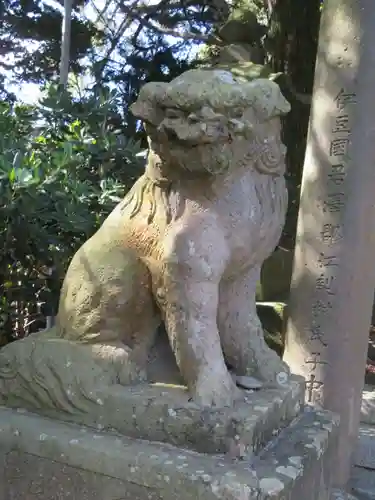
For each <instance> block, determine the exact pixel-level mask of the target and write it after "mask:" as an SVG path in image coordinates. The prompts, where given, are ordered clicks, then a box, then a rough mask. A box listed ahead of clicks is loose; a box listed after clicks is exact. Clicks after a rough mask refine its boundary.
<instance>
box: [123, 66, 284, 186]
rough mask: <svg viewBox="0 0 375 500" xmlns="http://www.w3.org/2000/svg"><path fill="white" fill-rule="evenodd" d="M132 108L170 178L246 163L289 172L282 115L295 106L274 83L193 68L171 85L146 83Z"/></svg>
mask: <svg viewBox="0 0 375 500" xmlns="http://www.w3.org/2000/svg"><path fill="white" fill-rule="evenodd" d="M131 110H132V112H133V114H134V115H135V116H136V117H138V118H140V119H141V120H142V121H143V123H144V125H145V129H146V132H147V134H148V136H149V143H150V149H151V150H152V151H153V152H154V153H156V155H157V156H158V157H159V158H160V160H161V162H162V163H163V164H164V166H167V169H168V170H169V172H170V173H171V174H172V171H173V173H174V175H176V174H177V176H178V172H179V171H180V172H181V175H183V174H182V171H185V172H186V171H190V172H191V173H192V174H193V175H194V173H196V174H197V175H199V174H202V173H208V174H220V173H225V172H228V171H230V170H231V169H234V168H238V167H241V166H244V165H245V166H248V167H249V168H252V167H253V168H255V169H256V170H257V171H258V172H260V173H263V174H268V175H283V174H284V169H285V163H284V156H285V147H284V145H283V144H282V143H281V139H280V116H282V115H284V114H286V113H288V112H289V111H290V105H289V103H288V101H287V100H286V99H285V98H284V96H283V95H282V93H281V91H280V89H279V86H278V85H277V84H276V83H275V82H273V81H272V80H269V79H266V78H258V79H255V80H252V81H247V80H246V79H244V78H241V77H239V76H236V75H235V74H233V73H232V72H231V71H230V70H219V69H216V70H215V69H196V70H190V71H187V72H186V73H183V74H182V75H180V76H179V77H177V78H175V79H174V80H172V81H171V82H170V83H148V84H146V85H145V86H144V87H143V88H142V89H141V91H140V94H139V97H138V99H137V101H136V102H135V103H134V104H133V105H132V107H131ZM181 170H182V171H181ZM164 171H165V170H164Z"/></svg>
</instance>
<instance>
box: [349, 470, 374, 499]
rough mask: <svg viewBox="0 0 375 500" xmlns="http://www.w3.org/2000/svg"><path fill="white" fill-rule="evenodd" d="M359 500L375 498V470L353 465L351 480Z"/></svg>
mask: <svg viewBox="0 0 375 500" xmlns="http://www.w3.org/2000/svg"><path fill="white" fill-rule="evenodd" d="M349 484H350V486H351V488H352V490H353V493H354V495H355V496H356V497H357V498H358V500H375V471H374V470H372V469H366V468H363V467H353V469H352V475H351V478H350V482H349Z"/></svg>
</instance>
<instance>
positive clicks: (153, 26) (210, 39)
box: [121, 5, 222, 45]
mask: <svg viewBox="0 0 375 500" xmlns="http://www.w3.org/2000/svg"><path fill="white" fill-rule="evenodd" d="M121 9H122V10H123V12H125V14H127V15H128V16H129V18H131V19H132V20H133V21H138V22H139V23H140V24H141V25H142V26H143V27H145V28H148V29H150V30H153V31H156V32H157V33H160V34H162V35H168V36H173V37H175V38H181V39H183V40H195V41H199V42H205V43H208V44H217V45H221V44H222V41H221V39H220V38H218V37H216V36H215V35H204V34H203V33H199V34H198V33H192V32H191V31H186V32H183V33H180V32H179V31H177V30H175V29H172V28H166V27H165V26H162V25H161V24H159V23H155V22H152V21H150V20H148V19H145V18H144V17H142V16H141V15H139V14H138V12H137V13H135V12H133V11H132V9H131V8H130V7H128V6H126V5H122V6H121Z"/></svg>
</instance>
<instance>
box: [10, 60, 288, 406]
mask: <svg viewBox="0 0 375 500" xmlns="http://www.w3.org/2000/svg"><path fill="white" fill-rule="evenodd" d="M288 111H289V104H288V102H287V101H286V100H285V98H284V97H283V95H282V94H281V92H280V89H279V87H278V86H277V84H275V83H274V82H273V81H271V80H269V79H261V78H256V79H254V80H252V81H247V80H246V79H244V78H242V77H239V76H235V74H234V73H233V72H231V71H230V70H227V71H224V70H213V69H198V70H190V71H187V72H186V73H184V74H182V75H181V76H179V77H178V78H176V79H174V80H173V81H172V82H170V83H148V84H146V85H145V86H144V87H143V88H142V90H141V92H140V95H139V98H138V100H137V101H136V103H135V104H133V106H132V112H133V113H134V115H135V116H136V117H138V118H140V119H141V120H142V121H143V123H144V124H145V129H146V132H147V135H148V138H149V155H148V161H147V166H146V169H145V173H144V174H143V175H142V176H141V177H140V178H139V179H138V181H137V182H136V183H135V184H134V186H133V188H132V189H131V190H130V191H129V193H128V194H127V195H126V196H125V198H124V200H123V201H121V202H120V203H119V204H118V205H117V206H116V208H115V209H114V210H113V212H112V213H111V214H110V215H109V216H108V218H107V219H106V221H105V222H104V224H103V225H102V227H101V228H100V229H99V230H98V231H97V232H96V233H95V234H94V235H93V236H92V237H91V238H90V239H89V240H88V241H87V242H86V243H85V244H84V245H83V246H82V247H81V248H80V249H79V250H78V252H77V253H76V254H75V256H74V257H73V259H72V262H71V264H70V266H69V269H68V271H67V274H66V277H65V281H64V283H63V286H62V290H61V297H60V304H59V311H58V316H57V323H56V326H55V327H54V328H52V329H51V330H46V331H43V332H39V333H36V334H33V335H31V336H30V337H28V338H25V339H23V340H19V341H16V342H14V343H12V344H10V345H8V346H6V347H4V348H3V349H2V351H1V353H0V400H1V401H2V403H3V404H7V405H9V406H25V407H30V406H31V407H34V408H43V407H46V408H57V409H61V410H63V411H69V412H74V411H76V410H77V411H78V410H80V411H84V409H85V404H86V403H87V401H91V402H94V403H95V401H96V400H95V389H96V388H97V387H99V386H100V387H101V388H103V387H108V388H110V387H111V386H114V385H117V387H118V384H120V385H128V384H136V383H139V382H141V381H147V380H148V379H147V377H148V373H147V368H148V359H149V355H150V350H151V348H152V346H153V344H154V343H155V338H156V335H157V334H156V332H157V331H158V325H159V324H160V323H161V322H162V321H163V322H164V324H165V328H166V331H167V334H168V338H169V343H170V346H171V348H172V351H173V353H174V356H175V359H176V362H177V366H178V368H179V371H180V374H181V375H182V378H183V380H184V381H185V383H186V385H187V387H188V390H189V392H190V395H191V397H192V398H193V400H194V401H196V402H197V403H198V404H200V405H204V406H219V407H221V406H227V405H231V404H232V402H233V399H234V398H236V396H237V395H238V393H239V389H238V388H237V387H236V384H235V382H234V379H233V377H232V375H231V374H230V372H229V371H228V366H229V367H231V369H232V370H233V371H234V373H235V374H236V375H237V376H250V375H251V376H255V377H258V379H260V380H261V381H262V382H263V383H264V385H265V386H274V385H275V384H276V385H277V384H278V383H283V382H285V381H286V380H287V379H288V375H289V372H288V368H287V366H286V365H285V364H284V363H283V362H282V361H281V359H280V358H279V357H278V356H277V355H276V354H275V353H274V352H273V351H272V350H270V349H269V348H268V347H267V345H266V343H265V341H264V338H263V332H262V328H261V324H260V322H259V319H258V317H257V313H256V304H255V290H256V284H257V282H258V279H259V273H260V268H261V265H262V263H263V261H264V260H265V259H266V258H267V257H268V256H269V255H270V254H271V252H272V251H273V249H274V248H275V246H276V245H277V243H278V240H279V237H280V235H281V231H282V227H283V224H284V218H285V213H286V207H287V192H286V187H285V181H284V170H285V163H284V156H285V147H284V146H283V145H282V143H281V139H280V116H281V115H283V114H285V113H287V112H288ZM98 404H99V403H98Z"/></svg>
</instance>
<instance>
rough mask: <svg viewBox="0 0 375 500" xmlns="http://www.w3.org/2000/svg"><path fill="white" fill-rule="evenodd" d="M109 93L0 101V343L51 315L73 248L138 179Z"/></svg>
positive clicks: (54, 92) (56, 93)
mask: <svg viewBox="0 0 375 500" xmlns="http://www.w3.org/2000/svg"><path fill="white" fill-rule="evenodd" d="M114 118H116V120H117V123H118V122H119V119H118V115H117V113H116V95H115V94H114V93H111V92H107V93H106V94H99V95H96V96H95V95H93V96H90V97H89V98H86V99H85V100H83V99H81V100H80V101H74V100H73V99H72V96H71V95H70V94H69V93H68V92H67V91H63V90H61V89H58V88H54V87H51V88H50V89H49V92H48V95H47V97H46V98H45V99H44V100H43V101H41V102H40V103H39V104H38V105H37V106H35V107H30V106H25V105H21V104H17V103H16V104H11V103H9V102H5V101H0V207H1V210H0V239H1V241H2V242H3V245H2V248H1V250H0V286H1V289H2V290H1V303H0V333H2V335H0V337H1V339H0V342H2V343H5V342H8V341H10V340H13V339H14V338H18V337H20V336H23V335H25V334H27V333H29V332H30V331H34V330H36V329H38V328H40V327H42V326H44V325H43V316H45V315H47V316H48V315H53V314H55V312H56V307H57V302H58V295H59V290H60V286H61V281H62V279H63V277H64V273H65V271H66V268H67V265H68V263H69V261H70V259H71V257H72V256H73V254H74V252H75V251H76V250H77V248H78V247H79V246H80V245H81V244H82V243H83V242H84V241H85V240H86V239H88V238H89V237H90V235H92V234H93V232H94V231H95V230H96V229H97V228H98V226H99V225H100V224H101V222H102V220H103V218H104V217H105V216H106V215H107V214H108V213H109V212H110V211H111V210H112V208H113V206H114V205H115V204H116V203H117V202H118V201H119V200H120V198H121V197H122V196H123V195H124V193H125V192H126V190H127V189H128V188H129V187H130V185H131V184H133V182H134V180H135V179H136V178H137V177H138V176H139V175H140V173H141V169H142V165H141V163H140V161H139V160H137V157H136V153H137V152H139V145H138V144H137V143H135V142H134V141H132V140H130V139H127V138H126V136H125V134H124V131H123V130H121V129H119V128H118V127H115V126H114V125H113V123H114V122H116V120H114Z"/></svg>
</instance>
